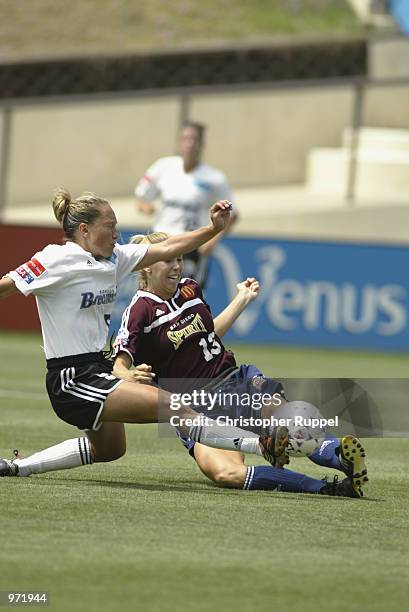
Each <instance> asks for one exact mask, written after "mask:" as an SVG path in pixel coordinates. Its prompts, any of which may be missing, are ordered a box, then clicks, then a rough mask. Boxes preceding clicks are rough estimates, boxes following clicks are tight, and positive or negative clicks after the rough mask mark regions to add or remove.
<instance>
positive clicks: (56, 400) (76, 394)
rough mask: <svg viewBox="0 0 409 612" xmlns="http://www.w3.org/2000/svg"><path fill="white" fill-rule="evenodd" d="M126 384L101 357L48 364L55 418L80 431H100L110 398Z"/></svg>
mask: <svg viewBox="0 0 409 612" xmlns="http://www.w3.org/2000/svg"><path fill="white" fill-rule="evenodd" d="M123 382H124V381H123V380H121V379H119V378H116V377H115V376H113V374H112V363H111V362H110V361H108V360H107V359H104V357H103V355H102V353H86V354H84V355H72V356H70V357H62V358H61V359H48V360H47V375H46V387H47V392H48V396H49V398H50V401H51V405H52V407H53V409H54V412H55V413H56V415H57V416H58V417H59V418H60V419H62V420H63V421H65V422H66V423H69V424H70V425H75V427H78V429H81V430H93V431H98V429H100V427H101V425H102V422H101V420H100V419H101V414H102V411H103V409H104V402H105V400H106V398H107V397H108V395H109V394H110V393H112V391H114V389H116V388H117V387H118V386H119V385H120V384H121V383H123Z"/></svg>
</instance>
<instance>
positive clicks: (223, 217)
mask: <svg viewBox="0 0 409 612" xmlns="http://www.w3.org/2000/svg"><path fill="white" fill-rule="evenodd" d="M53 209H54V214H55V217H56V219H57V221H58V222H59V223H60V224H61V225H62V228H63V230H64V233H65V239H66V240H65V244H63V245H55V244H53V245H48V246H46V247H45V248H44V249H43V250H42V251H39V252H38V253H36V254H35V255H34V256H33V257H32V258H31V259H30V260H29V261H27V262H25V263H23V264H22V265H20V266H19V267H18V268H16V269H15V270H13V271H11V272H9V273H8V274H7V275H6V276H5V277H3V278H2V279H1V280H0V297H7V296H9V295H12V294H14V293H18V292H20V293H22V294H23V295H30V294H32V295H34V296H35V297H36V301H37V308H38V313H39V316H40V322H41V327H42V333H43V340H44V350H45V356H46V359H47V377H46V386H47V391H48V395H49V398H50V401H51V404H52V406H53V409H54V411H55V412H56V414H57V416H59V417H60V418H61V419H62V420H64V421H65V422H67V423H70V424H71V425H74V426H76V427H78V428H79V429H81V430H84V431H85V432H86V435H85V436H84V437H81V438H74V439H72V440H66V441H65V442H62V443H61V444H58V445H56V446H54V447H52V448H49V449H46V450H43V451H40V452H38V453H35V454H34V455H32V456H31V457H27V458H25V459H20V458H17V459H15V460H14V461H8V460H4V459H2V460H0V476H17V475H18V476H28V475H30V474H32V473H41V472H47V471H50V470H57V469H66V468H72V467H77V466H80V465H85V464H89V463H93V462H102V461H113V460H115V459H117V458H119V457H121V456H122V455H123V454H124V453H125V448H126V443H125V430H124V425H123V423H153V422H157V420H158V402H159V398H160V399H161V401H160V405H161V407H164V409H165V412H166V411H167V413H168V414H170V412H169V405H170V402H169V397H168V396H167V395H166V396H164V395H163V394H161V397H160V396H159V391H158V389H155V388H152V387H147V386H145V385H134V384H132V383H129V382H125V381H123V380H122V379H118V378H116V377H115V376H113V375H112V362H110V361H107V360H106V359H105V358H104V355H103V353H102V349H103V347H104V345H105V342H106V340H107V335H108V326H109V319H110V314H111V310H112V306H113V302H114V300H115V296H116V288H117V284H118V283H119V282H120V281H121V280H122V279H124V278H125V277H126V276H127V275H129V274H131V273H132V272H134V271H136V270H138V269H140V268H141V267H143V266H149V265H152V264H154V263H155V262H157V261H160V260H163V259H168V258H173V257H177V256H180V255H181V254H182V253H185V252H189V251H191V250H192V249H195V248H198V247H199V246H200V245H201V244H203V243H204V242H206V241H207V240H210V239H212V238H214V237H215V236H216V235H217V234H218V233H219V232H220V231H222V230H223V229H224V228H225V225H226V222H227V219H228V217H229V213H230V203H229V202H227V201H225V200H224V201H219V202H216V204H214V205H213V206H212V208H211V209H210V218H211V224H210V225H207V226H205V227H202V228H200V229H197V230H195V231H193V232H189V233H184V234H181V235H179V236H173V237H170V238H169V239H168V240H166V241H164V242H162V243H161V244H155V245H139V244H128V245H118V244H117V242H116V240H117V238H118V234H117V220H116V217H115V214H114V211H113V210H112V208H111V206H110V204H109V202H107V201H106V200H104V199H102V198H99V197H97V196H95V195H94V194H92V193H86V194H84V195H82V196H81V197H79V198H77V199H74V200H73V199H72V198H71V196H70V194H69V193H68V192H67V191H64V190H59V191H58V192H57V193H56V195H55V198H54V201H53ZM180 414H181V417H184V416H185V417H191V418H192V417H197V413H196V412H194V411H193V410H191V409H189V408H186V409H181V411H180ZM187 429H189V428H187ZM211 429H212V432H211V433H210V437H209V440H208V443H209V444H214V445H215V446H219V445H221V446H222V447H227V448H232V449H235V448H236V443H235V441H234V438H236V437H238V438H239V439H240V440H243V444H244V447H245V448H246V449H247V451H248V452H254V453H257V454H263V453H268V454H273V455H274V454H282V453H283V452H284V444H285V442H286V438H287V433H288V430H286V428H275V429H274V430H273V429H272V431H271V432H269V435H267V436H264V437H260V439H257V438H256V439H255V438H254V437H246V436H247V435H248V432H247V433H246V432H244V431H243V430H237V431H236V432H234V431H233V430H230V431H228V430H227V428H223V427H221V428H220V427H217V426H213V427H212V428H211ZM210 438H213V439H212V440H211V439H210Z"/></svg>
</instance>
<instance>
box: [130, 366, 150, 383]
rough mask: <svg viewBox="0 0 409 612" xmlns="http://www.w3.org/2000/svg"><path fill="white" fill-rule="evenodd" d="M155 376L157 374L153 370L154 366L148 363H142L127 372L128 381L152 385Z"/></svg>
mask: <svg viewBox="0 0 409 612" xmlns="http://www.w3.org/2000/svg"><path fill="white" fill-rule="evenodd" d="M154 377H155V374H154V373H153V372H152V366H150V365H147V364H146V363H141V364H140V365H138V366H136V368H134V369H133V370H129V372H128V373H127V377H126V380H127V382H135V383H141V384H143V385H151V384H152V381H153V379H154Z"/></svg>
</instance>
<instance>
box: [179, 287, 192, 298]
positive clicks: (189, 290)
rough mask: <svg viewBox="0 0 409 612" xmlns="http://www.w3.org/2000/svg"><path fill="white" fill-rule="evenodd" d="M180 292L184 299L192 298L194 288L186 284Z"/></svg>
mask: <svg viewBox="0 0 409 612" xmlns="http://www.w3.org/2000/svg"><path fill="white" fill-rule="evenodd" d="M180 294H181V295H182V296H183V297H184V298H186V299H187V298H192V297H193V296H194V294H195V290H194V289H193V287H191V286H190V285H186V286H185V287H182V289H181V290H180Z"/></svg>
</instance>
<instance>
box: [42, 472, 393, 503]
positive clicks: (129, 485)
mask: <svg viewBox="0 0 409 612" xmlns="http://www.w3.org/2000/svg"><path fill="white" fill-rule="evenodd" d="M47 481H49V482H50V483H52V484H53V486H54V485H58V484H61V485H67V484H68V483H69V484H73V483H76V482H78V483H84V484H86V486H88V487H93V486H94V487H107V488H110V489H134V490H138V491H156V492H169V493H173V492H176V493H205V494H206V495H208V494H209V493H211V494H213V495H232V494H233V495H239V494H240V495H246V496H247V495H249V494H250V495H251V496H253V495H255V494H256V495H263V496H265V497H267V496H268V497H271V495H274V496H276V495H277V494H278V495H279V497H280V498H281V499H285V500H290V501H296V502H297V503H298V502H300V501H301V502H304V503H311V502H312V501H314V502H318V503H322V501H323V500H325V499H327V500H334V499H338V500H339V499H344V500H347V499H353V498H348V497H335V496H331V495H316V494H309V493H289V492H285V491H261V490H260V491H254V490H253V491H243V490H242V489H228V488H222V487H217V486H216V485H211V484H210V485H209V484H207V483H206V484H204V485H203V486H198V482H197V481H193V480H186V481H184V483H183V484H181V485H179V484H175V485H173V484H170V483H161V484H149V483H140V482H126V481H121V480H96V479H87V478H69V479H65V478H52V477H50V476H48V477H47V478H42V479H41V482H42V484H45V483H46V482H47ZM354 501H355V499H354ZM359 501H360V502H367V503H369V502H372V503H385V502H386V499H384V498H376V497H364V498H361V499H359Z"/></svg>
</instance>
